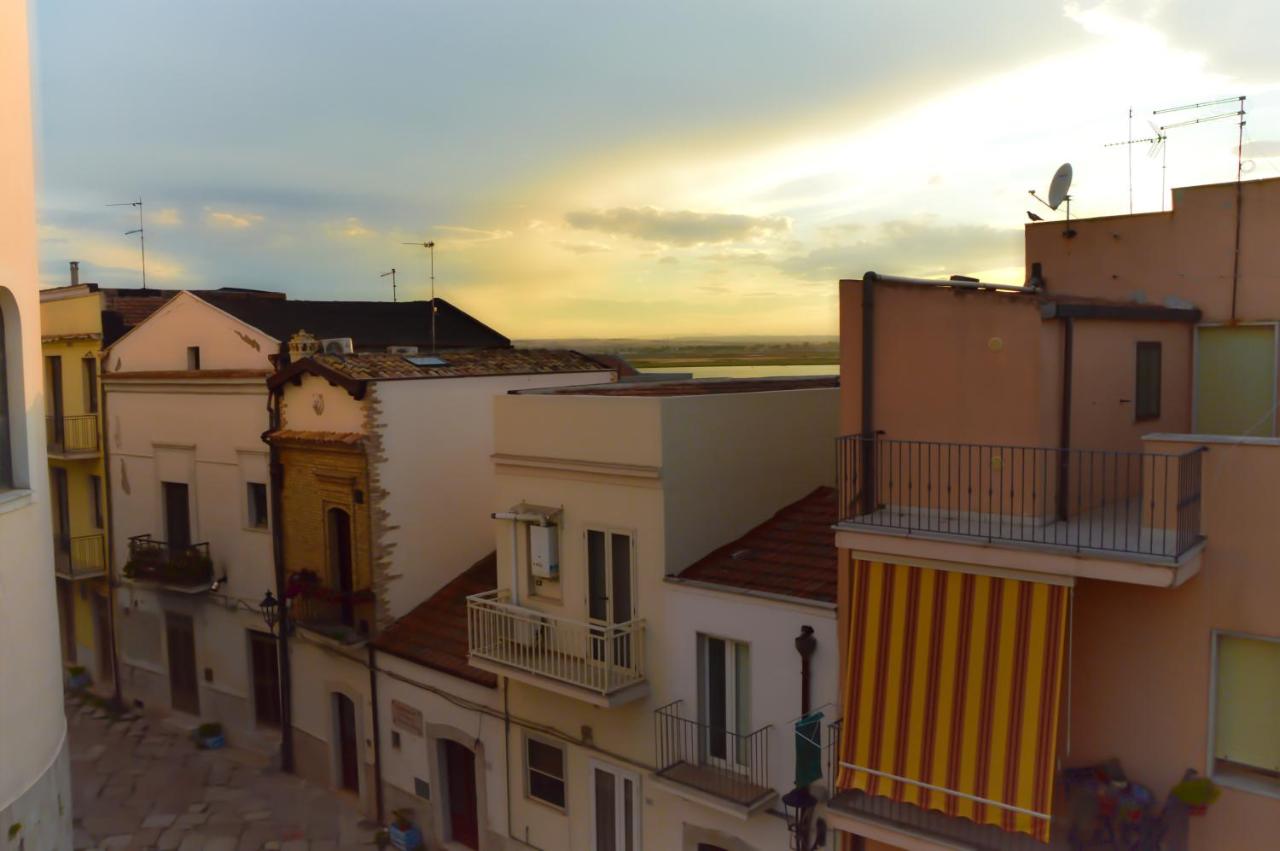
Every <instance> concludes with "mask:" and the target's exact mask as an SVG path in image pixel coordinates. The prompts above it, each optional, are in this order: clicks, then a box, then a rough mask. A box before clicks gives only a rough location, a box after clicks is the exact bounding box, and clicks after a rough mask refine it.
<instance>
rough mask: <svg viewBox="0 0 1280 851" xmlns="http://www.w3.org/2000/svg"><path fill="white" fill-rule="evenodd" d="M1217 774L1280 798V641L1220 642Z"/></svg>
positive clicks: (1220, 636) (1223, 638) (1237, 638)
mask: <svg viewBox="0 0 1280 851" xmlns="http://www.w3.org/2000/svg"><path fill="white" fill-rule="evenodd" d="M1213 708H1214V711H1213V731H1212V732H1213V775H1214V777H1215V778H1218V779H1226V780H1228V781H1231V780H1236V781H1237V782H1238V783H1242V784H1244V785H1248V786H1249V787H1251V788H1258V787H1261V788H1265V789H1269V790H1270V791H1272V792H1273V793H1276V794H1280V724H1277V723H1276V719H1277V718H1280V639H1268V638H1252V637H1247V636H1241V635H1229V634H1226V633H1217V634H1216V635H1215V639H1214V695H1213Z"/></svg>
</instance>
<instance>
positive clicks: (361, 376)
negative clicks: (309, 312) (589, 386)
mask: <svg viewBox="0 0 1280 851" xmlns="http://www.w3.org/2000/svg"><path fill="white" fill-rule="evenodd" d="M430 357H432V355H393V354H386V353H380V352H369V353H357V354H354V355H326V354H318V355H313V356H312V357H311V358H309V360H311V361H313V362H315V363H316V364H318V365H319V366H321V367H325V368H327V369H330V370H332V371H333V372H336V373H338V374H339V375H343V376H346V377H347V378H352V379H355V380H357V381H381V380H388V379H400V378H460V377H466V376H482V375H529V374H541V373H556V372H598V371H602V370H606V369H609V367H608V366H605V365H604V364H601V363H599V362H598V361H595V360H592V359H591V358H589V357H587V356H586V355H583V354H579V353H578V352H574V351H569V350H567V349H458V350H451V351H445V352H440V353H439V355H438V359H439V360H441V361H443V363H441V364H431V363H427V362H425V361H426V359H427V358H430ZM410 358H413V359H415V360H419V363H416V364H415V363H414V362H413V361H411V360H410Z"/></svg>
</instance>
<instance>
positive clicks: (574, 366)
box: [269, 335, 615, 814]
mask: <svg viewBox="0 0 1280 851" xmlns="http://www.w3.org/2000/svg"><path fill="white" fill-rule="evenodd" d="M289 359H290V361H291V363H290V364H289V365H288V366H287V367H286V368H284V369H282V370H281V371H279V372H277V373H276V374H275V375H273V376H272V378H271V381H270V386H271V389H272V391H273V396H272V400H273V401H272V405H273V411H274V414H273V422H272V430H271V434H270V436H269V441H270V445H271V450H272V453H273V454H274V468H275V469H276V470H277V478H276V485H277V487H278V499H279V505H280V506H281V516H282V524H281V525H280V527H279V531H278V534H279V547H280V549H279V553H280V558H281V570H282V573H283V586H282V597H283V598H284V600H285V601H286V602H287V603H288V606H289V609H288V612H289V615H288V616H289V619H290V621H291V623H292V629H291V630H290V632H289V633H288V644H289V648H290V649H289V665H290V670H291V678H292V683H293V685H292V689H291V697H287V698H286V699H287V704H286V707H285V712H286V715H288V716H290V717H291V719H292V723H291V732H292V738H293V742H292V749H293V756H294V760H295V766H296V770H297V771H298V773H299V774H301V775H302V776H304V777H307V778H310V779H313V780H315V781H317V782H320V783H324V784H327V785H330V786H332V787H333V788H336V789H342V790H345V791H347V792H350V793H352V794H354V795H356V796H358V797H359V800H360V802H361V805H362V807H363V808H364V809H365V811H366V812H369V813H371V814H372V813H375V812H376V810H377V805H378V801H377V790H376V783H375V782H374V777H375V773H376V766H375V748H374V747H373V742H374V739H375V732H374V723H375V722H374V714H373V711H372V706H373V702H372V691H371V680H370V676H369V659H370V650H369V649H368V641H369V639H371V638H374V637H376V636H377V635H378V633H379V631H380V630H381V629H383V628H385V627H386V626H388V625H390V624H391V623H392V622H393V621H394V620H395V619H396V618H399V617H401V616H403V615H405V614H407V613H408V612H409V611H410V610H411V609H413V608H414V606H416V605H417V604H419V603H421V602H422V601H423V600H425V599H427V598H428V597H430V596H431V595H433V594H435V593H436V592H438V591H440V589H441V588H442V587H444V586H445V585H446V583H448V582H449V581H450V580H452V579H453V578H454V577H455V576H456V574H457V572H458V565H470V564H473V563H475V562H476V561H478V560H479V559H481V558H482V557H483V556H484V555H485V553H487V552H488V551H489V550H490V549H491V548H492V528H491V521H490V520H489V519H488V512H489V511H490V510H491V508H490V506H491V504H492V498H493V487H494V476H493V468H492V465H491V461H490V456H491V455H492V453H493V446H494V434H493V416H492V409H493V400H494V398H495V397H499V396H502V395H503V394H505V393H508V392H510V391H513V390H522V389H528V388H537V387H555V386H562V385H567V384H581V383H584V382H587V383H591V382H596V383H599V382H610V381H613V380H614V378H615V373H614V371H613V370H612V369H610V368H607V367H605V366H603V365H602V364H600V363H598V362H596V361H594V360H592V359H590V358H588V357H585V356H583V355H580V354H578V353H576V352H566V351H543V350H522V349H512V348H489V349H470V350H454V351H446V350H441V351H439V352H437V353H436V354H434V355H431V354H404V355H401V354H390V353H383V354H374V353H363V354H352V355H334V354H323V353H321V352H319V351H317V343H316V341H315V340H314V338H311V337H309V336H305V335H299V336H297V337H295V338H294V339H293V340H292V341H291V342H290V351H289Z"/></svg>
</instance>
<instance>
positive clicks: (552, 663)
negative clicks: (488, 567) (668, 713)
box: [467, 590, 645, 697]
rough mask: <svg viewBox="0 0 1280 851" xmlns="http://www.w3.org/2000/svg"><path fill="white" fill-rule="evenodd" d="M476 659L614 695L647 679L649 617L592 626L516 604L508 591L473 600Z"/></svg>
mask: <svg viewBox="0 0 1280 851" xmlns="http://www.w3.org/2000/svg"><path fill="white" fill-rule="evenodd" d="M467 639H468V646H469V648H470V651H471V656H472V658H473V660H480V661H487V662H492V663H495V664H497V665H501V666H503V667H504V668H509V669H514V670H515V671H521V672H524V673H526V674H532V675H534V676H536V677H540V678H546V679H551V680H555V681H557V682H560V683H565V684H567V685H570V686H575V687H577V688H580V689H584V690H586V691H589V692H592V693H593V694H597V695H600V696H602V697H608V696H609V695H612V694H615V693H616V692H619V691H622V690H623V689H627V688H629V687H631V686H634V685H637V684H639V683H642V682H644V678H645V674H644V621H643V620H633V621H629V622H627V623H623V624H612V625H605V624H591V623H584V622H582V621H575V620H571V619H569V618H562V617H557V616H555V615H549V614H547V613H545V612H541V611H538V610H536V609H530V608H526V607H524V606H518V605H514V604H512V603H511V602H510V595H509V594H508V592H507V591H504V590H496V591H486V592H485V593H483V594H475V595H472V596H470V597H468V598H467Z"/></svg>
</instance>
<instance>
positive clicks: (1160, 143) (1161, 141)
mask: <svg viewBox="0 0 1280 851" xmlns="http://www.w3.org/2000/svg"><path fill="white" fill-rule="evenodd" d="M1147 124H1148V125H1150V127H1151V135H1150V136H1144V137H1143V138H1141V139H1135V138H1133V110H1132V109H1130V110H1129V138H1128V139H1127V140H1125V141H1123V142H1108V143H1107V144H1105V145H1103V146H1102V147H1104V148H1116V147H1120V146H1124V147H1126V148H1128V149H1129V215H1133V146H1134V145H1144V144H1150V145H1151V147H1150V148H1148V149H1147V159H1155V158H1156V155H1157V154H1159V155H1160V157H1161V159H1160V211H1161V212H1164V180H1165V172H1166V168H1167V166H1168V164H1169V148H1168V147H1167V146H1166V145H1165V141H1166V140H1167V139H1168V138H1169V137H1168V136H1167V135H1165V132H1164V130H1165V128H1163V127H1157V126H1156V125H1155V124H1153V123H1152V122H1150V121H1148V122H1147Z"/></svg>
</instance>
